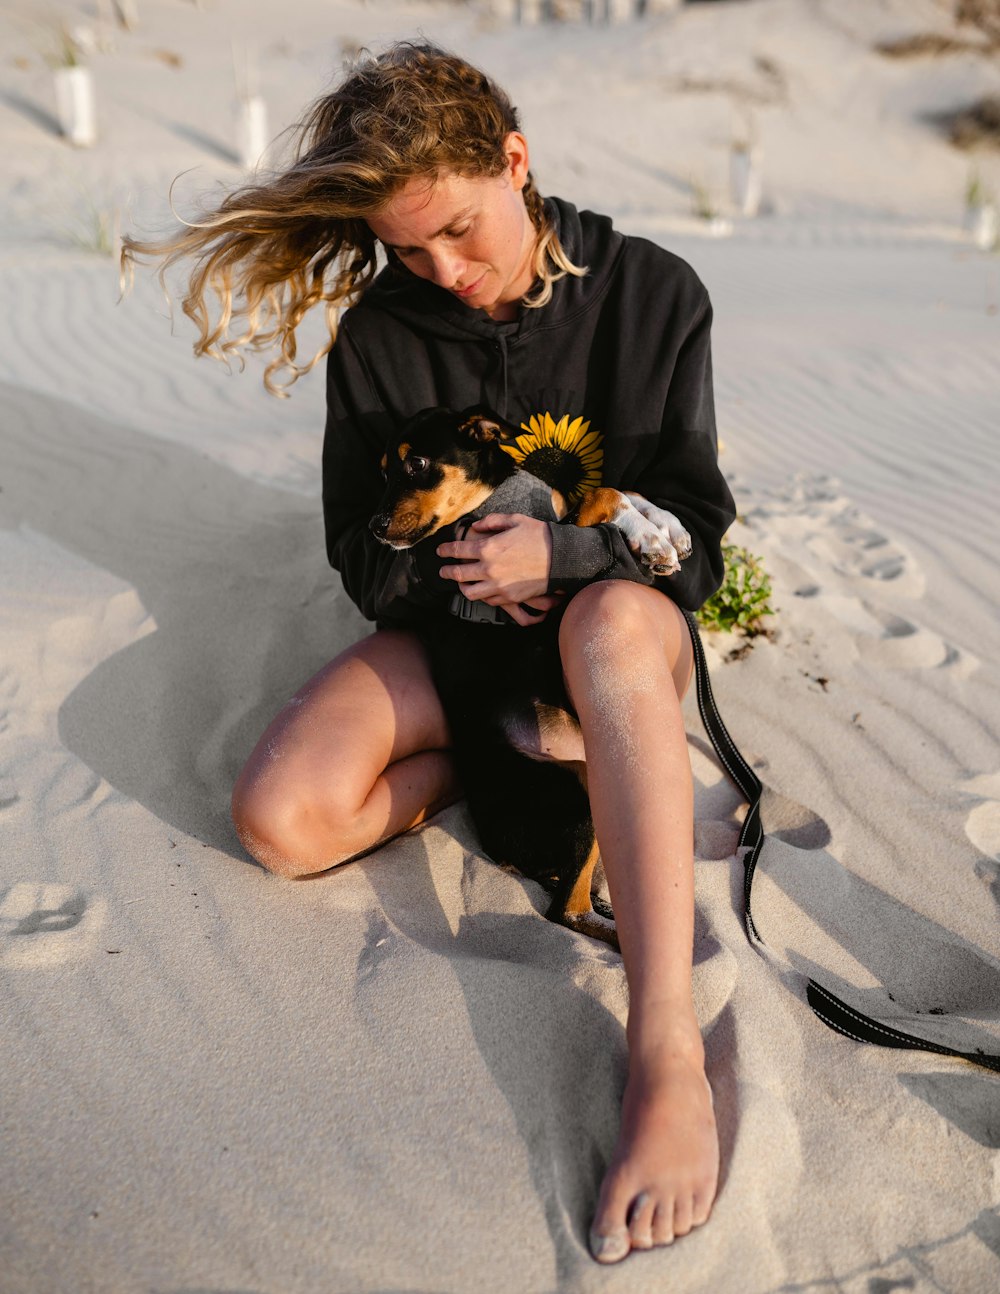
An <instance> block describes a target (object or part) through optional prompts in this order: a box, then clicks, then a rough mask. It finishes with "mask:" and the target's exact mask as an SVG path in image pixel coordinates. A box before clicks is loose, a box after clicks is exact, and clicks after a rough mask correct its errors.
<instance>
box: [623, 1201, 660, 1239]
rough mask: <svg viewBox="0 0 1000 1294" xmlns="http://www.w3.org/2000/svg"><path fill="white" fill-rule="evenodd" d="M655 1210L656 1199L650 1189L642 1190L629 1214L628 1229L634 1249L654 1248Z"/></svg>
mask: <svg viewBox="0 0 1000 1294" xmlns="http://www.w3.org/2000/svg"><path fill="white" fill-rule="evenodd" d="M655 1212H656V1201H655V1200H654V1199H653V1197H652V1196H651V1195H650V1193H649V1192H648V1191H640V1192H639V1194H638V1195H637V1196H636V1197H635V1199H634V1200H633V1202H632V1207H631V1209H630V1210H629V1215H628V1231H629V1236H630V1237H631V1240H632V1248H633V1249H652V1247H653V1214H654V1213H655Z"/></svg>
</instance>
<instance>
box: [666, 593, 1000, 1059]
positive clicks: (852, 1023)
mask: <svg viewBox="0 0 1000 1294" xmlns="http://www.w3.org/2000/svg"><path fill="white" fill-rule="evenodd" d="M683 614H684V618H685V620H686V621H687V623H688V629H689V630H690V631H691V646H692V647H693V649H694V662H695V682H696V686H697V692H698V709H699V710H700V712H701V721H702V723H703V724H704V725H705V731H706V732H707V733H708V735H709V737H710V738H711V741H712V745H713V746H714V747H715V753H716V754H717V755H718V757H719V759H720V760H721V762H722V766H723V768H724V769H725V770H726V772H727V773H728V774H729V776H730V777H731V778H732V779H733V781H734V782H735V783H736V785H737V787H738V788H739V790H740V791H741V792H742V794H743V798H744V799H745V800H746V801H747V804H748V808H747V814H746V817H745V818H744V820H743V830H742V831H741V832H740V839H739V847H740V848H745V849H746V853H745V854H744V855H743V867H744V876H743V920H744V923H745V925H746V930H747V937H748V938H749V940H750V942H751V943H752V944H753V943H757V944H761V945H763V944H764V940H763V939H761V937H760V932H759V931H758V930H757V927H756V926H755V925H754V921H753V914H752V912H751V908H750V896H751V891H752V889H753V877H754V872H755V871H756V869H757V860H758V859H759V858H760V852H761V850H762V849H763V847H764V839H765V837H764V827H763V825H762V823H761V819H760V797H761V794H762V792H763V789H764V788H763V786H762V785H761V781H760V778H759V777H758V776H757V774H756V773H755V772H754V771H753V769H752V768H751V767H750V765H749V764H748V763H747V762H746V760H745V759H744V758H743V756H742V755H741V754H740V752H739V750H738V749H737V747H736V743H735V742H734V741H733V739H732V737H730V735H729V733H728V732H727V730H726V725H725V724H724V723H723V722H722V717H721V715H720V714H719V711H718V707H717V706H716V704H715V697H714V696H713V695H712V685H711V682H710V681H709V677H708V661H707V660H706V658H705V648H704V647H703V645H702V641H701V635H700V633H699V632H698V622H697V621H696V620H695V618H694V616H693V615H692V614H691V612H690V611H684V613H683ZM806 1000H807V1001H808V1003H809V1005H810V1006H811V1007H812V1009H813V1011H815V1013H816V1014H817V1015H818V1016H819V1018H820V1019H821V1020H822V1021H823V1023H824V1024H826V1025H829V1027H830V1028H831V1029H834V1030H836V1032H837V1033H842V1034H844V1035H845V1036H846V1037H848V1038H853V1039H855V1041H857V1042H870V1043H874V1044H875V1046H877V1047H905V1048H908V1049H910V1050H913V1051H932V1052H937V1054H938V1055H940V1056H957V1057H958V1058H959V1060H967V1061H970V1062H971V1063H972V1064H973V1065H981V1066H982V1067H983V1068H984V1069H992V1070H996V1071H997V1072H998V1073H1000V1056H992V1055H988V1054H987V1053H986V1052H983V1051H971V1052H970V1051H956V1050H955V1049H954V1048H953V1047H944V1046H942V1045H941V1044H940V1043H936V1042H929V1041H928V1040H927V1039H925V1038H917V1037H915V1036H914V1035H913V1034H911V1033H904V1032H903V1031H902V1030H901V1029H893V1028H892V1027H891V1026H890V1025H887V1024H882V1023H880V1022H879V1021H878V1020H873V1019H872V1018H871V1016H867V1015H863V1014H862V1012H860V1011H856V1010H855V1009H854V1008H853V1007H851V1006H848V1005H847V1003H846V1002H843V1001H841V999H840V998H839V997H836V996H835V995H834V994H833V993H831V992H830V990H829V989H825V988H823V986H822V985H821V984H817V983H816V981H815V980H808V981H807V983H806Z"/></svg>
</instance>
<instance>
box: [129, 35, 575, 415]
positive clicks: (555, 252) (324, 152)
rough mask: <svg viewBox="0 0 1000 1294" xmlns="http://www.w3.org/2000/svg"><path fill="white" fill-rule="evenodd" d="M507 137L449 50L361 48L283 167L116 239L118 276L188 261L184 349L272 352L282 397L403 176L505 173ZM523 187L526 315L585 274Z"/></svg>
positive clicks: (362, 269)
mask: <svg viewBox="0 0 1000 1294" xmlns="http://www.w3.org/2000/svg"><path fill="white" fill-rule="evenodd" d="M518 129H519V125H518V116H517V112H516V110H515V108H514V107H513V105H512V104H511V102H510V99H509V98H508V97H507V95H506V94H505V93H504V91H503V90H502V89H501V88H500V87H499V86H498V85H497V84H496V83H495V82H494V81H492V80H491V79H490V78H489V77H488V76H486V75H485V74H484V73H483V72H481V71H479V70H478V69H477V68H475V67H472V66H471V65H470V64H469V63H466V62H465V61H464V60H463V59H461V58H458V57H457V56H456V55H453V54H449V53H447V52H446V51H445V50H442V49H439V48H438V47H437V46H434V45H428V44H417V43H413V42H409V41H405V42H399V43H397V44H394V45H392V46H391V47H390V48H389V49H387V50H386V51H385V52H384V53H382V54H379V55H377V56H373V55H371V54H369V53H367V52H365V53H363V54H362V56H361V57H360V59H359V60H358V62H357V63H356V64H355V65H354V67H353V68H352V69H351V71H350V72H349V73H348V74H347V76H346V78H345V79H344V81H343V83H342V84H341V85H340V86H339V87H338V88H337V89H335V90H333V91H332V92H331V93H330V94H326V95H323V96H322V97H321V98H319V99H317V100H316V102H315V103H313V104H312V106H311V107H310V108H309V110H308V112H307V114H306V116H305V118H304V120H303V121H302V122H301V123H300V125H299V127H298V128H297V131H298V135H297V143H296V149H295V159H294V161H293V162H292V164H291V165H290V166H289V167H287V169H285V170H283V171H280V172H278V173H277V174H274V175H271V176H266V177H261V178H258V177H254V179H253V180H251V182H250V183H248V184H246V185H244V186H243V187H242V188H239V189H236V190H234V191H233V192H232V193H230V194H228V195H227V196H226V197H225V198H224V200H223V201H222V203H221V204H220V205H219V206H218V207H217V208H216V209H215V210H214V211H211V212H209V213H208V214H206V215H205V216H204V217H203V218H201V219H199V220H198V221H195V222H189V223H185V225H184V228H183V229H181V230H180V231H179V232H177V233H176V234H175V235H173V236H172V237H168V238H165V239H162V240H159V241H143V240H140V239H138V238H133V237H126V238H124V239H123V240H122V242H123V246H122V273H123V276H124V277H125V278H128V277H130V276H131V273H132V269H133V265H134V262H135V261H136V260H137V259H141V258H155V259H158V260H160V279H161V282H163V277H164V274H165V273H166V271H167V270H168V269H169V268H170V267H171V266H172V265H174V264H176V263H177V262H179V261H182V260H184V259H186V258H188V257H194V266H193V268H192V269H191V272H190V277H189V280H188V285H187V293H186V295H185V296H184V298H183V300H182V305H183V309H184V313H185V314H186V315H187V316H188V317H189V318H190V319H192V320H193V321H194V323H195V325H196V326H197V328H198V333H199V335H198V339H197V341H196V342H195V344H194V351H195V354H196V355H211V356H212V357H214V358H216V359H222V360H230V359H231V358H233V357H238V356H239V352H240V351H241V350H242V349H243V348H244V347H246V348H248V349H251V350H256V351H262V350H274V351H276V352H277V353H276V355H275V357H274V358H273V359H272V360H271V362H270V363H269V364H268V365H267V368H266V369H265V373H264V384H265V386H266V387H267V389H268V390H269V391H271V392H272V393H273V394H275V395H284V394H285V393H286V388H287V387H289V386H291V385H292V383H293V382H295V381H296V380H297V379H298V378H299V377H301V376H302V374H304V373H308V372H309V370H310V369H312V368H313V367H314V366H315V365H316V364H317V363H318V362H319V360H320V359H321V358H322V357H323V356H324V355H325V354H326V352H327V351H328V350H329V349H330V347H331V346H332V345H333V343H334V341H335V340H336V336H337V319H338V317H339V314H340V311H341V310H342V309H344V308H346V307H347V306H350V305H352V304H354V302H356V301H357V300H358V299H359V298H360V296H361V294H362V293H363V292H364V290H365V289H366V288H367V287H368V285H369V284H370V283H371V281H372V279H373V278H374V276H375V273H376V269H377V251H376V239H375V236H374V234H373V233H372V232H371V230H370V229H369V227H368V225H367V223H366V221H367V218H368V217H370V216H374V215H376V214H378V213H379V212H381V211H383V210H384V209H385V207H386V206H387V204H388V203H389V202H390V201H391V200H392V198H393V196H394V195H395V194H396V193H397V192H398V191H399V190H400V189H401V188H402V187H403V186H404V185H405V184H406V183H407V181H409V180H411V179H413V178H415V177H419V176H433V175H436V174H439V173H442V172H446V171H451V172H454V173H456V174H459V175H463V176H469V177H479V176H483V177H491V176H498V175H501V174H503V172H504V171H505V170H506V169H507V165H508V159H507V155H506V152H505V147H504V145H505V140H506V138H507V136H508V135H509V134H510V133H511V132H512V131H516V130H518ZM522 192H523V195H524V201H525V206H526V207H527V211H528V215H529V217H530V219H531V222H532V224H533V225H534V227H535V229H536V231H537V238H536V243H535V251H534V261H533V265H532V268H533V270H534V274H535V280H536V282H537V285H538V286H537V288H536V289H535V290H534V291H533V292H532V293H531V294H530V295H529V296H526V297H525V298H523V302H522V303H523V304H524V305H526V306H529V307H535V308H537V307H538V306H543V305H545V304H546V302H548V301H549V300H550V299H551V297H552V285H553V283H555V282H556V281H557V280H558V279H560V278H562V277H564V276H565V275H567V274H572V275H576V276H581V275H583V274H585V273H586V272H587V271H586V268H585V267H580V266H576V265H574V264H572V262H571V261H570V260H569V258H568V257H567V256H566V254H565V252H564V251H563V248H562V247H561V245H560V243H559V239H558V236H557V234H556V231H555V229H554V228H553V227H552V225H551V223H550V221H549V218H548V216H547V215H546V212H545V207H544V204H543V202H542V198H541V196H540V195H539V193H538V191H537V189H536V188H535V184H534V180H533V179H532V176H531V173H530V172H529V174H528V178H527V182H526V184H525V187H524V189H523V190H522ZM210 296H214V298H215V303H214V304H215V309H214V310H213V309H212V308H210V306H209V304H208V299H209V297H210ZM320 302H322V303H323V304H324V307H325V312H326V318H327V323H328V325H329V332H330V336H329V340H328V341H326V342H325V344H324V345H323V346H321V347H320V349H319V350H318V351H317V352H316V354H315V355H313V357H312V358H311V359H310V360H309V361H308V362H307V363H305V364H298V363H297V362H296V338H295V332H296V329H297V327H298V325H299V324H300V323H301V321H302V319H303V317H304V316H305V315H306V313H307V312H308V311H309V310H310V309H312V307H313V306H315V305H318V304H319V303H320ZM234 330H235V331H237V333H238V335H236V336H233V335H231V332H232V331H234ZM278 375H281V376H282V377H283V378H284V380H283V381H278V380H277V376H278Z"/></svg>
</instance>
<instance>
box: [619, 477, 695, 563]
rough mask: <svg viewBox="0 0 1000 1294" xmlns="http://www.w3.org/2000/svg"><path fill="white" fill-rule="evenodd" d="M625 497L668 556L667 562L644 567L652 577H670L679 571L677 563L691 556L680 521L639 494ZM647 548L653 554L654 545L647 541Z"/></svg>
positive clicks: (634, 550) (689, 541) (688, 538)
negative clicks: (656, 536)
mask: <svg viewBox="0 0 1000 1294" xmlns="http://www.w3.org/2000/svg"><path fill="white" fill-rule="evenodd" d="M626 497H627V499H628V501H629V503H630V504H631V505H632V509H634V511H635V512H637V513H638V514H639V516H641V517H642V519H643V521H645V522H646V524H647V525H648V526H650V527H652V529H653V530H654V531H656V532H657V533H658V535H659V537H660V543H661V547H662V549H663V551H664V552H666V553H667V554H668V560H666V561H659V562H657V561H647V562H646V565H648V566H649V568H650V569H651V570H652V572H653V574H654V575H672V574H673V573H674V571H677V570H680V565H679V563H680V562H682V561H683V560H684V559H685V557H690V556H691V536H690V535H689V534H688V532H687V531H686V530H685V529H684V527H683V526H682V525H681V523H680V521H679V520H678V519H677V517H675V516H674V514H673V513H672V512H667V510H666V509H665V508H658V507H657V506H656V504H655V503H650V501H649V500H648V499H647V498H644V497H643V496H642V495H641V494H633V493H631V492H629V493H627V494H626ZM619 524H621V523H619ZM623 528H624V527H623ZM643 533H645V532H643ZM648 548H649V551H650V552H651V553H655V551H656V545H655V543H654V542H653V541H652V540H649V541H648ZM632 551H633V552H634V553H635V555H636V556H637V557H639V556H640V554H639V553H638V552H637V551H636V549H635V548H634V547H633V549H632ZM641 560H645V559H641ZM659 567H662V569H658V568H659Z"/></svg>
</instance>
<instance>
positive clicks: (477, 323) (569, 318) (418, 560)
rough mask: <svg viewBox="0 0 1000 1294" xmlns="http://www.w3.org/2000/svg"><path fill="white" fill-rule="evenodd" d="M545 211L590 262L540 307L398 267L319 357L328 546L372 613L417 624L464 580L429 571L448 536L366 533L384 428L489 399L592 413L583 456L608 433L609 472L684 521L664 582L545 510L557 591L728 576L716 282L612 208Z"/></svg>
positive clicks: (552, 418)
mask: <svg viewBox="0 0 1000 1294" xmlns="http://www.w3.org/2000/svg"><path fill="white" fill-rule="evenodd" d="M546 208H547V211H548V213H549V215H550V217H551V218H552V219H553V221H554V223H555V225H556V228H557V230H558V233H559V240H560V242H561V243H562V246H563V248H564V249H565V251H566V254H567V255H568V257H569V258H570V260H571V261H572V262H573V263H574V264H575V265H586V266H587V267H588V271H589V272H588V273H587V274H586V276H585V277H583V278H575V277H571V276H567V277H566V278H563V279H560V280H559V281H558V282H557V283H556V284H555V285H554V286H553V294H552V300H551V301H550V302H549V303H548V304H547V305H545V306H543V307H541V308H540V309H526V308H524V307H522V308H521V309H520V311H519V314H518V318H517V319H515V320H512V321H510V322H507V323H504V322H497V321H495V320H493V319H491V318H490V317H489V316H488V315H487V314H486V313H485V312H484V311H482V310H475V309H472V308H471V307H469V306H466V305H463V304H462V302H461V301H459V300H458V299H457V298H456V297H455V296H453V295H452V293H450V292H447V291H445V290H444V289H442V288H439V287H436V286H435V285H434V284H432V283H430V282H428V281H427V280H424V279H419V278H417V276H416V275H414V274H411V273H410V272H409V271H408V270H406V269H404V268H403V267H402V266H400V265H399V264H398V263H397V264H393V265H390V266H389V267H388V268H386V269H385V270H383V271H382V273H381V274H379V276H378V278H377V279H376V280H375V282H374V283H373V284H372V286H371V287H370V288H369V289H368V291H367V292H366V293H365V295H364V297H363V298H362V299H361V301H360V302H359V303H358V304H357V305H356V306H354V307H352V308H351V309H350V310H348V311H347V312H346V313H345V314H344V316H343V318H342V319H341V321H340V329H339V332H338V334H337V341H336V344H335V345H334V347H333V349H332V350H331V352H330V355H329V359H328V363H327V423H326V438H325V442H324V447H323V513H324V518H325V522H326V539H327V553H328V555H329V558H330V562H331V564H332V565H333V566H334V567H335V568H336V569H337V570H338V571H340V573H341V576H342V578H343V581H344V587H345V589H346V590H347V593H348V595H349V596H350V597H351V599H352V600H353V601H354V602H355V603H356V604H357V606H358V607H359V609H360V610H361V612H362V614H363V615H365V616H366V617H367V618H368V619H370V620H371V619H374V620H377V622H378V623H379V624H380V625H385V626H404V625H414V626H416V625H417V624H419V623H420V622H421V621H423V620H425V619H426V618H427V616H428V614H429V613H433V612H435V611H437V610H439V609H444V608H446V607H447V604H448V601H449V599H450V597H451V595H452V594H453V593H454V592H455V584H454V582H451V581H446V580H441V579H440V578H439V577H438V575H437V572H438V570H439V569H440V565H441V559H439V558H437V557H436V555H435V551H434V550H435V549H436V547H437V545H438V544H439V543H441V542H442V540H443V539H444V538H446V537H447V536H446V535H443V534H437V535H433V536H431V537H430V538H429V539H427V540H425V541H423V542H422V543H420V544H417V545H416V546H415V547H414V548H412V549H407V550H403V551H396V550H394V549H391V548H388V547H386V546H385V545H383V544H381V543H379V541H378V540H377V539H376V538H375V537H374V535H372V534H371V533H370V531H369V530H368V522H369V519H370V518H371V516H372V514H373V513H374V511H375V509H376V506H377V504H378V501H379V498H380V496H381V494H382V489H383V482H382V478H381V472H380V468H379V463H380V460H381V457H382V454H383V453H384V451H385V447H386V442H387V440H388V438H389V435H390V434H391V432H392V431H393V430H394V429H397V428H398V427H399V426H400V425H401V424H402V422H403V421H405V420H406V419H407V418H409V417H411V416H412V415H413V414H415V413H417V412H419V411H420V410H421V409H424V408H427V407H429V406H432V405H445V406H448V407H450V408H454V409H465V408H467V407H468V406H469V405H472V404H478V403H481V404H486V405H488V406H490V407H492V408H493V409H494V410H495V411H496V412H497V413H499V414H500V415H501V416H502V417H503V418H505V419H507V420H508V421H511V422H514V423H516V424H521V425H522V426H523V427H524V429H525V432H526V433H528V434H530V432H531V431H532V430H533V429H534V430H538V429H544V428H545V427H547V428H548V430H549V432H550V433H551V432H552V431H553V429H554V428H558V427H559V426H560V424H562V429H561V431H556V437H557V439H561V440H562V441H563V442H565V439H566V437H567V436H572V434H573V432H574V426H573V424H574V422H575V421H576V420H577V419H582V420H583V422H582V423H577V424H576V427H575V431H576V434H577V435H578V436H582V435H586V436H587V445H588V447H589V449H590V451H591V455H590V456H591V462H593V461H594V455H593V447H594V440H593V439H592V438H590V435H589V433H593V432H596V433H597V434H598V435H599V436H600V437H601V442H600V445H599V451H600V452H599V454H598V455H597V457H601V456H603V462H602V463H601V464H600V472H601V478H602V483H603V484H604V485H609V486H617V487H619V488H621V489H626V490H635V491H637V492H638V493H640V494H643V495H645V496H646V498H648V499H649V500H651V501H652V502H653V503H655V504H657V505H658V506H660V507H662V508H667V509H668V510H669V511H671V512H673V513H674V514H675V515H676V516H677V517H678V518H679V519H680V521H681V522H682V523H683V524H684V526H685V527H686V528H687V529H688V530H689V531H690V533H691V539H692V547H693V551H692V554H691V556H690V557H689V558H687V560H686V561H685V562H684V563H683V564H682V566H681V570H680V571H679V572H678V573H677V574H675V575H671V576H667V577H659V578H656V579H655V580H654V579H653V577H651V576H649V575H647V574H646V573H645V571H644V570H642V568H641V567H640V566H639V565H638V564H637V563H636V561H635V559H634V558H633V557H632V555H631V553H630V552H629V550H628V547H627V546H626V544H625V541H624V539H623V537H622V535H621V532H620V531H619V530H618V529H617V527H615V526H611V525H602V526H596V527H592V528H589V529H583V528H580V527H576V526H573V525H572V524H568V525H560V524H558V523H555V522H553V523H551V530H552V566H551V572H550V579H549V589H550V590H555V589H564V590H566V591H568V592H570V593H573V592H576V591H577V590H578V589H580V588H582V587H583V586H584V585H585V584H589V583H591V582H592V581H594V580H597V579H628V580H635V581H637V582H639V583H643V584H653V583H655V584H656V586H657V587H658V588H660V589H662V590H663V592H664V593H666V594H667V596H668V597H670V598H672V599H673V600H674V601H675V602H677V603H678V604H679V605H680V606H682V607H686V608H688V609H689V610H696V609H697V608H698V607H699V606H701V604H702V603H703V602H704V601H705V599H706V598H707V597H709V596H710V595H711V594H712V593H713V592H714V591H715V589H717V588H718V586H719V584H720V582H721V580H722V556H721V551H720V540H721V538H722V535H723V534H724V533H725V531H726V529H727V528H728V527H729V525H730V524H731V522H732V520H733V518H734V516H735V509H734V507H733V500H732V496H731V494H730V492H729V489H728V487H727V486H726V483H725V481H724V480H723V478H722V474H721V473H720V471H719V467H718V462H717V442H716V431H715V411H714V406H713V400H712V364H711V350H710V342H709V332H710V328H711V322H712V307H711V304H710V303H709V299H708V294H707V293H706V291H705V288H704V287H703V286H702V284H701V282H700V280H699V279H698V277H697V275H696V274H695V273H694V271H693V270H692V269H691V267H690V266H689V265H688V264H687V263H686V262H685V261H683V260H681V259H680V258H679V257H677V256H674V255H673V254H672V253H671V252H668V251H665V250H663V248H661V247H658V246H656V245H655V244H654V243H650V242H648V241H647V240H646V239H643V238H632V237H626V236H624V235H622V234H620V233H618V232H617V231H616V230H615V229H613V228H612V225H611V221H610V220H609V219H608V218H607V217H605V216H599V215H595V214H594V213H593V212H591V211H582V212H578V211H577V210H576V208H575V207H573V206H571V205H570V204H569V203H566V202H563V201H561V200H559V199H551V198H550V199H548V200H547V202H546ZM564 419H565V421H564ZM584 424H589V428H587V427H585V426H584Z"/></svg>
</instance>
